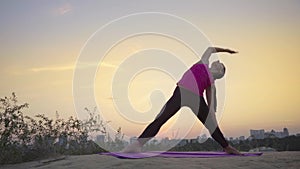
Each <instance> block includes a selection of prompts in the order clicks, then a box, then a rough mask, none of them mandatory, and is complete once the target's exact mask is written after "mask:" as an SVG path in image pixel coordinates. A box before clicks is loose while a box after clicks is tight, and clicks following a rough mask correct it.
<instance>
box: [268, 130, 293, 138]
mask: <svg viewBox="0 0 300 169" xmlns="http://www.w3.org/2000/svg"><path fill="white" fill-rule="evenodd" d="M288 136H289V131H288V129H287V128H283V130H282V131H274V130H271V131H270V132H266V133H265V137H277V138H284V137H288Z"/></svg>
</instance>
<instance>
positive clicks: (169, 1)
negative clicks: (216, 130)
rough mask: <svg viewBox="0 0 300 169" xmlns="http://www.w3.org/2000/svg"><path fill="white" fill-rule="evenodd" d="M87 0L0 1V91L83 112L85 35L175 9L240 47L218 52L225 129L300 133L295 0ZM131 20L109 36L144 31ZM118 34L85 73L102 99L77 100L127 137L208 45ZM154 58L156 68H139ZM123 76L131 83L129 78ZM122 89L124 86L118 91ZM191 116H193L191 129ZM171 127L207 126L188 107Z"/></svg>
mask: <svg viewBox="0 0 300 169" xmlns="http://www.w3.org/2000/svg"><path fill="white" fill-rule="evenodd" d="M85 2H86V3H84V2H83V1H77V0H74V1H52V0H48V1H38V0H36V1H29V0H28V1H15V0H6V1H1V2H0V21H1V28H0V44H1V45H0V58H1V60H0V77H1V83H0V97H1V98H2V97H4V96H10V95H11V93H12V92H16V94H17V96H18V98H19V101H20V102H21V103H23V102H27V103H29V105H30V107H29V109H27V110H26V111H25V112H24V113H25V114H26V115H31V116H32V115H35V114H39V113H43V114H46V115H48V116H50V117H55V112H56V111H58V112H59V113H60V115H61V116H62V117H65V118H66V117H69V116H78V117H79V118H82V117H83V116H84V115H83V113H84V110H83V109H82V110H76V109H75V107H76V104H77V103H74V100H76V99H74V97H80V96H78V95H73V86H74V72H75V68H76V69H80V67H78V66H80V64H78V63H79V61H80V59H79V57H84V56H82V55H81V54H83V53H84V52H83V53H81V52H82V51H83V50H84V48H83V47H84V46H85V45H86V44H87V43H91V41H88V40H89V38H90V39H92V37H93V36H92V35H95V36H96V35H97V34H95V33H96V31H97V30H98V31H99V29H100V28H101V27H103V26H104V25H105V24H109V23H112V21H113V20H115V21H116V20H118V18H121V17H123V18H124V16H128V15H133V14H136V13H145V12H148V13H151V12H153V13H162V14H163V16H167V14H169V15H170V16H178V17H179V18H183V19H184V20H186V21H188V22H189V23H191V24H193V25H195V26H196V27H197V28H198V29H199V30H201V32H202V33H203V35H204V36H205V37H206V38H207V39H208V42H210V43H211V45H214V46H219V47H226V48H232V49H234V50H237V51H239V53H238V54H236V55H228V54H219V55H218V56H214V57H215V58H216V57H218V58H219V59H220V60H221V61H222V62H224V64H225V65H226V68H227V69H226V77H225V79H223V81H220V82H216V83H219V88H221V89H220V93H221V94H222V93H225V99H224V96H223V95H222V96H218V97H220V100H221V101H220V102H221V105H220V107H219V109H218V112H217V113H218V119H219V120H220V126H221V129H222V131H223V132H224V134H225V136H226V137H229V136H233V137H237V136H240V135H244V136H249V130H250V129H265V130H267V131H269V130H271V129H275V130H277V131H278V130H280V131H281V130H282V129H283V128H284V127H287V128H288V129H289V131H290V133H292V134H296V133H300V114H299V113H300V104H299V103H300V102H299V100H300V99H299V96H300V87H299V84H300V68H299V62H300V55H299V47H300V31H299V30H300V22H299V21H300V12H299V11H300V2H299V1H297V0H287V1H280V0H266V1H260V0H253V1H239V0H229V1H226V2H225V1H215V0H213V1H207V2H205V1H198V0H194V1H174V0H166V1H141V0H136V1H129V0H126V1H85ZM163 16H162V17H161V18H159V17H157V20H153V21H152V20H147V19H144V20H143V16H141V23H142V25H147V24H149V25H151V23H152V26H155V27H156V24H157V27H159V26H162V25H164V24H166V25H168V22H164V21H165V20H164V17H163ZM128 18H129V19H130V17H128ZM160 19H161V20H160ZM122 21H123V22H124V23H122V24H123V26H122V24H121V22H122ZM126 21H127V20H121V21H120V22H118V23H117V24H119V23H120V25H121V27H116V28H113V27H112V28H111V29H109V30H110V31H108V33H107V34H106V36H107V37H111V40H112V41H113V39H116V40H117V41H120V40H121V39H122V38H125V37H118V36H117V35H118V33H120V32H122V31H125V30H126V31H127V30H128V31H133V32H134V33H138V32H135V31H138V30H134V29H136V27H137V26H135V25H132V24H133V23H131V22H130V21H128V22H126ZM178 21H179V20H178ZM181 21H182V20H181ZM158 23H159V24H158ZM117 24H116V26H118V25H117ZM171 24H172V23H170V25H171ZM179 24H184V23H183V22H180V23H179ZM108 28H109V27H108ZM176 30H180V31H182V34H187V37H188V38H190V42H187V41H186V40H183V41H184V43H187V44H189V43H190V44H193V43H197V41H199V39H193V36H194V34H193V33H191V32H188V31H189V30H187V29H181V27H180V25H179V26H178V27H177V26H176V27H174V31H176ZM170 31H171V30H170ZM100 33H101V32H100ZM99 37H101V36H100V35H99ZM196 37H197V36H194V38H196ZM118 38H119V39H118ZM188 38H187V39H188ZM117 41H113V42H114V43H115V46H110V47H113V48H112V49H111V50H109V48H107V47H106V45H107V44H101V43H99V44H95V43H96V42H94V45H97V47H99V51H98V50H95V51H92V52H93V54H98V52H99V54H100V53H101V52H100V51H108V50H109V52H108V53H106V55H105V58H104V56H99V57H103V58H104V59H102V60H98V61H97V62H91V63H90V62H89V63H85V64H86V65H90V66H91V67H92V66H96V67H97V71H96V72H93V73H95V74H92V75H87V76H93V77H94V80H95V81H94V83H91V84H88V85H89V86H83V87H86V88H92V89H93V90H94V95H95V100H96V103H97V105H94V104H93V103H91V102H88V101H86V100H84V99H83V97H82V98H79V100H80V99H82V100H81V101H80V104H81V105H85V106H86V107H89V108H92V107H94V106H98V109H99V111H100V115H101V116H102V117H103V118H104V120H110V121H112V122H111V123H110V125H111V128H112V129H117V127H119V126H120V127H122V129H123V132H124V133H125V134H126V136H129V137H131V136H137V135H139V134H140V133H141V132H142V130H143V129H144V128H145V126H146V125H147V124H148V123H149V122H151V120H152V119H153V118H155V116H156V115H157V113H158V111H159V109H160V108H161V107H162V106H163V104H164V102H165V101H166V99H168V98H169V97H170V96H171V94H172V92H173V89H174V88H175V86H176V82H177V81H178V80H179V78H180V76H181V75H182V74H183V73H184V71H185V69H187V68H188V67H190V66H191V65H192V64H193V63H195V62H197V61H198V59H199V57H200V56H201V54H202V52H204V49H205V47H206V46H205V45H207V43H205V44H199V46H198V47H197V48H196V49H195V51H196V53H198V54H200V56H199V55H198V56H196V55H195V53H193V52H192V51H191V50H189V49H188V48H187V47H186V46H184V45H183V44H184V43H181V42H180V41H178V40H176V39H174V38H173V39H172V38H170V37H165V36H161V35H158V34H142V35H139V36H133V37H130V38H127V39H125V40H124V41H120V42H118V43H117ZM105 43H106V42H105ZM107 43H108V42H107ZM175 56H176V57H175ZM152 57H153V58H152ZM130 58H131V59H130ZM149 58H152V59H153V60H151V59H149ZM174 58H179V60H176V59H175V60H173V59H174ZM83 60H84V58H83ZM150 62H151V64H152V68H151V69H149V68H148V69H145V70H142V71H140V70H141V69H138V68H142V66H143V65H147V64H150ZM165 63H168V64H169V65H166V67H165V68H166V69H167V70H169V71H167V72H163V71H162V70H161V69H159V68H160V67H159V64H161V65H164V64H165ZM181 63H184V64H182V67H177V65H181ZM126 64H127V65H126ZM153 64H158V65H153ZM83 66H84V65H83ZM168 66H169V67H168ZM137 70H139V71H137ZM134 71H137V72H134ZM130 72H131V73H135V74H134V77H130V78H131V79H126V77H127V76H129V74H128V73H130ZM117 73H120V74H119V75H117ZM126 73H127V74H126ZM173 73H175V74H176V75H173ZM114 78H115V79H114ZM81 80H82V81H85V80H86V79H85V78H83V79H80V81H81ZM127 80H130V81H129V82H130V84H128V83H126V82H127ZM75 83H76V80H75ZM75 86H76V85H75ZM124 87H125V88H126V90H125V91H124V90H122V89H123V88H124ZM222 87H223V89H222ZM112 90H113V91H112ZM119 90H120V91H119ZM158 90H159V91H160V92H157V91H158ZM153 91H154V92H153ZM114 92H116V96H118V94H120V93H122V92H125V94H126V95H124V94H123V95H122V94H120V95H121V96H120V97H126V98H128V100H129V102H130V104H126V102H124V101H123V100H122V98H118V97H115V96H113V94H112V93H114ZM162 94H164V97H162V96H163V95H162ZM118 99H119V100H118ZM85 101H86V102H85ZM152 101H153V102H152ZM223 102H224V104H223V105H224V106H222V103H223ZM116 104H119V106H121V107H122V106H123V107H124V106H125V108H124V109H118V108H116V107H114V106H115V105H116ZM126 106H131V107H132V108H133V109H135V110H137V111H139V112H140V113H139V114H138V115H135V114H130V110H131V109H130V108H126ZM126 110H127V111H126ZM79 111H80V112H81V113H79ZM76 112H77V113H76ZM78 113H79V114H78ZM124 114H125V116H127V118H124ZM143 117H145V118H144V119H143ZM130 118H135V119H130ZM137 120H139V121H138V122H137ZM193 120H195V121H194V122H195V124H194V126H191V127H192V129H191V130H189V127H190V125H191V124H192V123H191V122H193ZM174 131H176V132H178V133H179V135H180V136H182V137H183V136H186V137H196V136H198V135H200V134H201V132H203V130H202V125H201V124H200V123H199V122H198V121H196V119H195V117H194V116H193V114H191V112H190V110H189V109H187V108H183V109H182V111H181V112H180V113H178V115H177V116H175V117H174V118H172V120H170V121H169V122H168V123H167V124H166V125H165V126H164V127H163V128H162V130H161V133H160V134H161V136H162V137H165V136H167V137H174ZM187 131H188V133H187Z"/></svg>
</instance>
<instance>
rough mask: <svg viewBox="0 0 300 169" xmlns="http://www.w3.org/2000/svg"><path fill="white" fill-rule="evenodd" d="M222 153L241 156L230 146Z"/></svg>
mask: <svg viewBox="0 0 300 169" xmlns="http://www.w3.org/2000/svg"><path fill="white" fill-rule="evenodd" d="M224 151H225V152H226V153H228V154H235V155H243V154H241V153H240V152H239V151H238V150H237V149H235V148H234V147H232V146H231V145H228V146H227V147H225V148H224Z"/></svg>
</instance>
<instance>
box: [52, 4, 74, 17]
mask: <svg viewBox="0 0 300 169" xmlns="http://www.w3.org/2000/svg"><path fill="white" fill-rule="evenodd" d="M72 10H73V7H72V5H71V4H70V3H65V4H63V5H61V6H60V7H57V8H55V9H53V11H52V13H53V14H54V16H62V15H65V14H67V13H70V12H71V11H72Z"/></svg>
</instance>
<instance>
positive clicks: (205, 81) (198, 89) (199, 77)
mask: <svg viewBox="0 0 300 169" xmlns="http://www.w3.org/2000/svg"><path fill="white" fill-rule="evenodd" d="M213 82H214V81H213V78H212V76H211V74H210V72H209V70H208V65H206V64H202V63H196V64H194V65H193V66H192V67H191V68H190V69H189V70H187V71H186V72H185V73H184V74H183V76H182V78H181V79H180V80H179V82H178V83H177V85H178V86H179V87H183V88H185V89H187V90H189V91H191V92H193V93H195V94H198V95H199V96H203V92H204V90H205V89H206V88H207V87H209V86H211V85H212V84H213Z"/></svg>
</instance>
